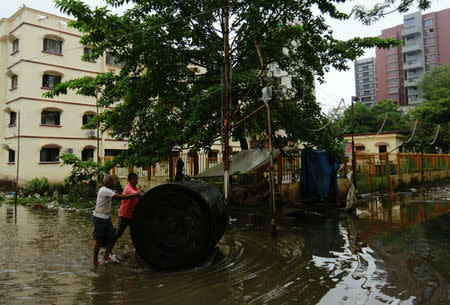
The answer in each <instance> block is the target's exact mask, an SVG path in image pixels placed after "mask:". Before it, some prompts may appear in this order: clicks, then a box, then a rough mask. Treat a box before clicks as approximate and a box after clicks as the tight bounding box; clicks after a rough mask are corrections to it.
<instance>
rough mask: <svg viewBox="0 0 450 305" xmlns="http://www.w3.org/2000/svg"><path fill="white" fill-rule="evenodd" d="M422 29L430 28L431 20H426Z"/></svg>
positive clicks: (431, 25)
mask: <svg viewBox="0 0 450 305" xmlns="http://www.w3.org/2000/svg"><path fill="white" fill-rule="evenodd" d="M423 27H424V28H432V27H433V19H426V20H424V22H423Z"/></svg>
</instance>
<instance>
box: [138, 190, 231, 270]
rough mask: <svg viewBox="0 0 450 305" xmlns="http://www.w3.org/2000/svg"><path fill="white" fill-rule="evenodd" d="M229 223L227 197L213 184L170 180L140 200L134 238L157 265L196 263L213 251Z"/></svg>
mask: <svg viewBox="0 0 450 305" xmlns="http://www.w3.org/2000/svg"><path fill="white" fill-rule="evenodd" d="M227 224H228V210H227V207H226V205H225V201H224V199H223V197H222V195H221V194H220V193H219V191H217V190H216V189H215V188H213V187H212V186H211V185H209V184H207V183H205V182H201V181H182V182H176V183H168V184H162V185H159V186H157V187H154V188H152V189H151V190H149V191H148V192H147V193H145V195H144V196H142V197H141V199H140V200H139V202H138V203H137V205H136V207H135V208H134V211H133V217H132V223H131V239H132V240H133V244H134V247H135V248H136V251H137V252H138V253H139V254H140V256H141V257H142V258H143V259H144V260H145V261H146V262H147V263H149V264H150V265H151V266H152V267H154V268H156V269H175V268H183V267H192V266H196V265H198V264H200V263H201V262H203V261H204V260H205V259H206V258H207V257H208V256H209V255H210V254H211V253H212V252H213V250H214V248H215V246H216V244H217V242H218V241H219V240H220V239H221V238H222V236H223V234H224V232H225V228H226V226H227Z"/></svg>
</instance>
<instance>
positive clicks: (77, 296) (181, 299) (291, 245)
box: [0, 186, 450, 305]
mask: <svg viewBox="0 0 450 305" xmlns="http://www.w3.org/2000/svg"><path fill="white" fill-rule="evenodd" d="M360 204H361V206H360V207H359V208H358V210H357V215H353V216H351V215H346V214H340V213H330V214H331V215H334V216H326V217H323V216H321V215H318V214H317V213H310V214H309V215H308V216H303V217H302V218H300V219H297V220H296V221H294V222H292V223H289V224H285V225H283V226H281V227H280V232H279V235H278V237H276V238H272V237H270V236H269V234H268V232H266V231H263V230H247V229H244V228H243V226H242V224H239V223H238V222H235V223H233V224H232V225H231V226H230V228H229V229H228V230H227V232H226V234H225V236H224V238H223V239H222V240H221V241H220V242H219V245H218V250H217V251H216V253H215V254H214V256H213V257H212V258H211V260H210V261H208V262H206V263H205V265H204V266H202V267H198V268H195V269H192V270H183V271H176V272H153V271H152V270H151V268H150V267H148V266H147V265H146V264H145V263H144V262H143V261H142V260H141V259H140V258H139V257H138V256H137V255H136V254H135V252H134V251H133V246H132V244H131V242H130V239H129V236H128V234H125V235H127V236H126V237H125V238H122V239H121V240H120V241H119V243H118V244H117V246H116V248H115V250H114V253H115V256H116V257H117V258H118V259H119V260H120V262H121V263H120V264H119V265H102V266H100V267H99V268H97V269H94V268H93V267H92V263H91V258H92V256H91V255H92V245H93V241H92V240H91V232H92V224H91V216H90V215H89V214H88V213H85V212H70V211H65V210H35V209H33V207H27V206H18V207H17V209H16V210H15V208H14V206H11V205H6V204H1V203H0V304H109V303H117V304H433V305H434V304H449V303H450V301H449V290H450V286H449V282H450V213H449V212H450V187H448V186H447V187H437V188H432V189H430V190H429V191H427V192H426V193H403V194H396V195H394V196H373V197H366V198H365V199H364V200H363V201H362V202H360ZM127 232H128V231H127ZM127 232H126V233H127ZM125 235H124V236H125Z"/></svg>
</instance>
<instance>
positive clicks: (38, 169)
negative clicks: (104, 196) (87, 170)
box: [0, 7, 127, 182]
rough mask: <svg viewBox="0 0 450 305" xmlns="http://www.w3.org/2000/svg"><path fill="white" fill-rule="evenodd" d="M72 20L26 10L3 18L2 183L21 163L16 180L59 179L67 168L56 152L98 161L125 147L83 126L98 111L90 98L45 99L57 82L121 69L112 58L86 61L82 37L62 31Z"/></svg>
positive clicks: (0, 60) (0, 89)
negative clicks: (98, 156)
mask: <svg viewBox="0 0 450 305" xmlns="http://www.w3.org/2000/svg"><path fill="white" fill-rule="evenodd" d="M69 21H70V20H69V19H66V18H63V17H59V16H55V15H52V14H48V13H45V12H41V11H37V10H34V9H31V8H27V7H23V8H21V9H20V10H19V11H17V12H16V13H15V14H14V15H13V16H11V17H10V18H3V19H2V20H0V92H1V95H0V111H1V113H0V179H11V180H13V179H15V177H16V173H17V166H18V164H19V163H20V168H19V177H20V181H21V182H26V181H30V180H31V179H32V178H34V177H48V179H49V180H50V181H55V182H56V181H59V182H61V181H62V180H63V179H64V177H65V176H67V174H68V173H69V172H70V170H71V169H70V168H69V167H61V166H60V164H59V163H60V162H59V159H58V158H57V157H58V156H59V155H61V154H63V153H74V154H75V155H77V156H78V157H80V158H81V159H83V160H87V159H89V158H93V159H94V160H95V159H96V155H97V150H98V151H99V155H100V157H104V156H114V155H117V154H118V153H120V152H121V150H123V149H126V147H127V142H126V141H118V140H115V139H112V138H111V137H110V136H109V135H108V133H107V132H106V133H101V134H97V132H96V130H95V129H85V128H83V127H82V126H83V124H85V123H87V122H89V121H90V120H91V119H92V117H93V116H94V114H95V113H96V101H95V99H94V98H88V97H84V96H80V95H76V94H75V93H74V92H69V93H68V94H67V95H62V96H60V97H58V98H55V99H49V98H45V97H43V95H42V94H43V93H45V92H48V91H49V90H50V89H52V88H54V87H55V86H56V85H57V84H59V83H60V82H61V81H65V80H69V79H74V78H78V77H81V76H86V75H89V76H96V75H97V74H99V73H101V72H108V71H111V72H112V71H118V70H119V69H120V64H119V63H117V62H116V61H115V60H114V58H113V57H112V56H110V55H109V54H105V56H104V57H100V58H98V59H96V60H89V59H86V60H83V59H82V58H81V56H82V55H83V54H89V52H90V49H89V47H87V46H83V45H81V44H80V37H81V33H79V32H78V31H76V30H75V29H73V28H69V27H67V23H68V22H69ZM97 140H98V142H97ZM19 149H20V153H19ZM19 154H20V156H19ZM19 158H20V160H19Z"/></svg>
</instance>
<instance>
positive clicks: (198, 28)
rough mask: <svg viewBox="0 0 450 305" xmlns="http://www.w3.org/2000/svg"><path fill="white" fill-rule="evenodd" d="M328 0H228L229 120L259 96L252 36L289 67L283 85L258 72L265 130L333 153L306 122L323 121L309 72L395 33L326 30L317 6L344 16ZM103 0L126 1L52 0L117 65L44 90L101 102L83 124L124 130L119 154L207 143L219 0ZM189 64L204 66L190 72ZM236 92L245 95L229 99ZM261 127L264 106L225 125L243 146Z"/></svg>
mask: <svg viewBox="0 0 450 305" xmlns="http://www.w3.org/2000/svg"><path fill="white" fill-rule="evenodd" d="M404 1H405V0H404ZM337 2H345V0H342V1H341V0H340V1H334V0H316V1H292V0H289V1H286V0H270V1H268V0H264V1H230V20H231V24H230V31H231V37H233V39H232V41H231V46H230V47H231V52H232V57H231V66H232V68H233V82H232V89H231V92H230V96H231V97H232V99H231V106H232V107H231V108H232V109H233V112H232V121H233V122H236V121H239V120H240V119H241V118H243V117H246V116H247V115H249V114H250V113H252V112H253V111H254V110H255V109H257V108H258V107H259V106H260V105H261V93H260V92H261V89H262V83H263V82H262V80H261V78H258V74H259V72H260V69H261V66H260V61H259V58H258V55H257V52H256V48H255V46H254V42H255V41H256V42H257V43H258V45H259V46H260V49H261V53H262V57H263V60H264V63H265V64H271V63H277V64H278V66H279V67H280V68H281V69H282V70H284V71H286V72H287V73H288V74H289V76H291V77H292V80H291V82H292V88H291V89H289V90H287V89H285V88H283V87H282V86H281V85H280V84H279V79H278V78H277V77H276V76H269V79H268V81H269V83H271V84H272V85H273V88H274V94H273V99H272V101H271V110H272V118H273V122H272V124H273V130H284V131H285V132H286V135H285V136H284V135H283V136H281V135H278V134H277V135H276V139H275V143H276V144H277V145H278V146H279V147H282V146H283V145H284V144H285V143H286V142H287V141H288V140H293V141H297V140H299V141H303V142H305V143H306V144H307V145H310V146H317V147H318V148H325V149H327V150H329V151H330V152H332V153H334V154H339V153H341V148H342V147H341V144H340V143H339V141H338V139H336V138H335V137H334V133H333V132H332V130H331V129H330V128H326V129H323V131H320V132H314V131H311V129H317V128H319V127H321V126H323V125H324V124H325V123H326V122H327V118H326V117H325V116H324V115H323V114H322V113H321V109H320V106H319V105H318V104H317V103H316V101H315V96H314V79H315V77H317V78H318V79H319V81H323V77H324V74H325V72H326V71H328V70H329V69H330V68H331V67H333V68H336V69H338V70H348V69H349V67H348V60H350V61H351V60H355V59H356V58H357V57H359V56H361V55H363V54H364V49H366V48H371V47H374V46H377V47H381V48H387V47H390V46H395V45H398V44H399V43H400V42H399V41H396V40H394V39H386V40H381V39H379V38H377V37H366V38H360V37H357V38H353V39H350V40H347V41H342V40H338V39H336V38H335V37H334V36H333V30H332V28H331V27H330V26H329V25H328V24H326V22H325V19H324V18H323V17H322V15H325V14H326V15H329V16H331V17H332V18H334V19H338V20H342V21H344V22H345V20H347V19H349V18H350V16H349V15H348V14H345V13H343V12H340V11H339V10H338V9H337V7H336V3H337ZM421 2H423V0H421ZM106 3H107V4H109V5H111V6H114V7H118V6H122V5H123V4H124V3H127V4H129V5H130V8H129V9H127V10H125V12H124V13H123V15H121V16H118V15H115V14H112V13H110V11H109V10H108V9H107V8H102V7H96V8H95V9H91V8H89V6H88V5H87V4H85V3H83V2H82V1H79V0H56V6H57V7H58V8H59V9H60V10H61V11H62V12H63V13H66V14H69V15H72V16H73V17H74V18H75V21H73V22H71V24H70V25H71V26H73V27H74V28H76V29H78V30H79V31H81V32H82V33H83V36H82V38H81V42H82V43H83V44H87V45H90V46H92V53H91V55H90V58H92V59H96V58H98V57H99V56H102V55H103V54H104V52H105V51H106V52H109V53H110V54H111V55H113V56H114V57H115V58H116V59H117V60H118V61H119V62H121V63H123V67H122V69H121V72H120V73H119V74H117V75H116V74H112V73H102V74H99V75H98V76H96V77H95V78H92V77H84V78H80V79H77V80H71V81H67V82H65V83H62V84H59V85H58V86H57V87H56V88H55V89H54V90H53V91H51V92H48V93H46V94H45V95H46V96H47V97H55V96H57V95H60V94H66V93H67V92H68V90H73V91H75V92H76V93H77V94H81V95H85V96H91V97H94V96H95V97H96V98H98V103H99V105H100V106H101V107H103V108H104V111H103V112H102V113H101V115H100V116H99V117H97V118H95V120H96V121H94V122H93V124H97V123H100V122H101V124H102V128H103V129H108V128H111V129H112V130H113V133H112V135H113V136H114V137H116V138H118V139H127V140H128V143H129V149H128V151H127V152H126V154H124V155H123V156H122V162H124V163H132V164H135V165H149V164H152V163H154V162H156V161H158V160H160V159H164V158H166V157H168V156H169V155H170V154H171V153H172V150H174V149H180V148H187V149H190V150H192V151H198V150H200V149H209V148H210V147H211V145H212V144H213V143H214V141H215V140H216V139H217V138H220V135H221V132H222V123H221V121H222V113H221V94H222V91H223V88H222V81H223V73H222V71H223V63H224V52H223V46H224V39H223V33H224V31H225V29H224V24H223V22H222V23H221V22H220V21H221V18H222V14H223V7H222V3H217V2H216V1H192V0H181V1H137V0H129V1H128V0H127V1H123V0H108V1H106ZM317 9H318V10H317ZM293 42H295V43H293ZM300 63H301V64H300ZM189 64H194V65H196V67H197V68H200V69H203V70H204V73H195V72H193V70H194V69H192V68H188V65H189ZM269 74H270V73H269ZM247 93H249V94H247ZM244 96H247V99H246V100H245V103H243V104H242V105H241V106H240V107H239V108H238V107H237V106H238V104H239V102H240V101H242V100H243V99H244ZM118 101H120V102H118ZM108 106H114V108H113V109H111V108H108ZM266 130H267V118H266V114H265V112H264V111H260V112H259V113H257V114H256V115H254V116H252V117H251V118H250V119H248V120H246V121H245V122H243V123H242V124H240V125H239V126H238V127H236V128H234V129H233V130H232V136H233V138H234V139H235V140H239V141H240V143H241V146H242V148H245V147H246V140H245V139H246V137H248V136H253V135H259V136H261V135H263V136H264V135H267V134H266V133H265V131H266ZM83 179H84V178H83Z"/></svg>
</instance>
